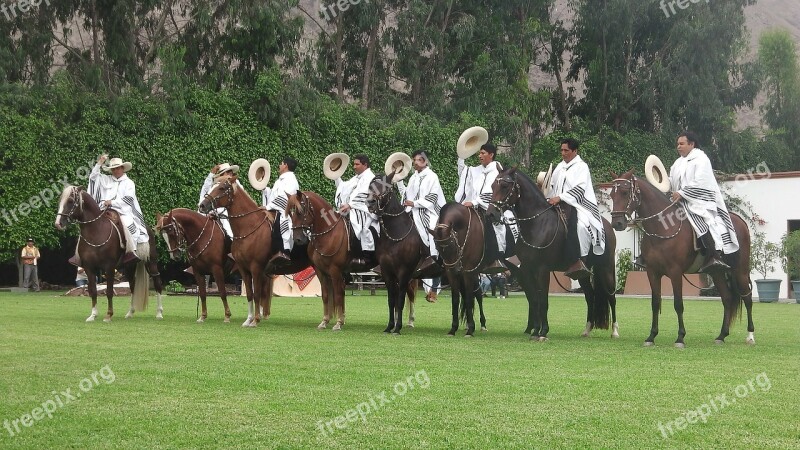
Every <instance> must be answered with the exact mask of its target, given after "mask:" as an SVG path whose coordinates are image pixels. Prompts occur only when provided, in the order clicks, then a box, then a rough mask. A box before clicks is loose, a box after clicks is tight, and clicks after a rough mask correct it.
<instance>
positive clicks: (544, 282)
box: [536, 270, 550, 342]
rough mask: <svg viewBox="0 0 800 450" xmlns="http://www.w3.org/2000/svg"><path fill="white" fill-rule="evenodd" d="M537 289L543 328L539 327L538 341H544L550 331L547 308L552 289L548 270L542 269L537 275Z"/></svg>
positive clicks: (540, 320) (539, 313)
mask: <svg viewBox="0 0 800 450" xmlns="http://www.w3.org/2000/svg"><path fill="white" fill-rule="evenodd" d="M537 278H538V279H537V285H538V286H537V289H536V295H537V296H538V305H539V308H538V310H537V312H538V315H539V322H540V324H541V328H539V334H538V341H539V342H544V341H546V340H547V339H548V338H547V333H548V332H549V331H550V324H549V323H548V321H547V310H548V308H549V304H548V302H549V295H550V294H549V291H550V272H548V271H547V270H542V271H541V272H540V273H539V274H538V277H537Z"/></svg>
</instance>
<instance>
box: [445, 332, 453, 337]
mask: <svg viewBox="0 0 800 450" xmlns="http://www.w3.org/2000/svg"><path fill="white" fill-rule="evenodd" d="M455 335H456V334H455V333H447V334H445V336H447V337H455Z"/></svg>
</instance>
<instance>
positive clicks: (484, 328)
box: [481, 327, 489, 331]
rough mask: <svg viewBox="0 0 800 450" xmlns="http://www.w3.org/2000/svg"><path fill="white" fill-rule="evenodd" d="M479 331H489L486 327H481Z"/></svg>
mask: <svg viewBox="0 0 800 450" xmlns="http://www.w3.org/2000/svg"><path fill="white" fill-rule="evenodd" d="M481 331H489V329H488V328H486V327H481Z"/></svg>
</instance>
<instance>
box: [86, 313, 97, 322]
mask: <svg viewBox="0 0 800 450" xmlns="http://www.w3.org/2000/svg"><path fill="white" fill-rule="evenodd" d="M96 318H97V316H95V315H94V314H92V315H91V316H89V317H87V318H86V321H87V322H94V319H96Z"/></svg>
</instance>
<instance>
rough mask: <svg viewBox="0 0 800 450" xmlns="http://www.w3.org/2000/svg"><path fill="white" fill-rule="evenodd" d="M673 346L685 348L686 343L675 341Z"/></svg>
mask: <svg viewBox="0 0 800 450" xmlns="http://www.w3.org/2000/svg"><path fill="white" fill-rule="evenodd" d="M675 348H686V344H684V343H683V342H676V343H675Z"/></svg>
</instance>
